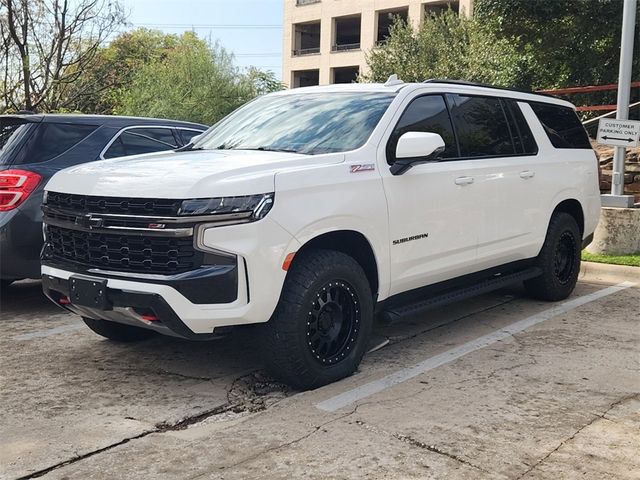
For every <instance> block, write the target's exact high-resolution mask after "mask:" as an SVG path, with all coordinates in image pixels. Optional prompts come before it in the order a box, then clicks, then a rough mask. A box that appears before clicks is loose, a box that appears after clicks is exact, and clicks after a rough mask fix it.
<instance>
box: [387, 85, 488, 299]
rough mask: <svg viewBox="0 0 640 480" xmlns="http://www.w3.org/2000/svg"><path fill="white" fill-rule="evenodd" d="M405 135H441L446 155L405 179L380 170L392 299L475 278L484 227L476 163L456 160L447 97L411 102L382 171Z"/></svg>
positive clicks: (389, 144) (389, 145)
mask: <svg viewBox="0 0 640 480" xmlns="http://www.w3.org/2000/svg"><path fill="white" fill-rule="evenodd" d="M406 132H432V133H437V134H439V135H440V136H442V138H443V139H444V141H445V151H444V153H443V154H442V155H441V157H442V158H441V159H440V161H434V162H430V163H425V164H419V165H415V166H414V167H413V168H411V169H410V170H408V171H407V172H405V173H404V174H402V175H398V176H394V175H392V174H391V173H390V172H389V169H388V167H387V168H384V167H381V169H380V171H381V175H382V178H383V185H384V189H385V193H386V196H387V203H388V211H389V232H390V238H389V243H390V245H389V248H390V263H391V279H392V282H391V283H392V284H391V291H390V294H391V295H394V294H397V293H401V292H404V291H407V290H411V289H414V288H418V287H421V286H424V285H429V284H433V283H436V282H439V281H443V280H447V279H449V278H452V277H457V276H460V275H463V274H465V273H471V272H473V271H474V269H475V263H476V245H477V242H478V231H479V222H480V209H481V198H480V195H479V192H478V188H477V185H476V184H475V176H476V173H475V171H476V169H477V168H478V163H477V162H475V161H474V160H458V158H459V153H458V148H457V144H456V140H455V135H454V132H453V126H452V124H451V119H450V116H449V111H448V108H447V104H446V102H445V98H444V96H442V95H434V94H430V95H422V96H418V97H416V98H414V99H413V100H411V102H410V103H409V104H408V105H407V106H406V107H405V109H404V112H403V113H402V116H401V117H400V119H399V120H398V122H397V124H396V126H395V127H394V130H393V132H392V133H391V135H390V137H389V140H388V142H387V143H386V144H384V145H382V146H381V148H380V152H379V157H380V158H379V160H380V163H379V164H380V165H384V164H385V163H389V164H392V163H393V162H394V161H395V148H396V144H397V141H398V138H399V137H400V136H401V135H402V134H404V133H406ZM385 167H386V165H385Z"/></svg>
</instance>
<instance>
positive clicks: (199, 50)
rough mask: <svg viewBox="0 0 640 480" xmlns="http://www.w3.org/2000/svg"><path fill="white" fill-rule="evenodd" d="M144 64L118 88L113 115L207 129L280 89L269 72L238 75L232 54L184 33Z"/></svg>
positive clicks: (254, 71)
mask: <svg viewBox="0 0 640 480" xmlns="http://www.w3.org/2000/svg"><path fill="white" fill-rule="evenodd" d="M174 40H175V44H174V45H172V47H171V48H170V49H167V50H166V51H163V54H162V55H159V56H157V57H156V58H153V59H152V60H151V61H149V62H147V63H144V64H143V65H142V66H141V67H139V68H137V71H136V72H135V74H134V75H133V79H132V81H131V83H130V84H128V85H127V86H126V87H124V88H122V89H121V90H120V92H119V96H118V98H117V99H116V102H115V103H116V107H115V109H114V111H115V113H117V114H121V115H136V116H149V117H162V118H175V119H181V120H191V121H194V122H200V123H204V124H208V125H211V124H213V123H215V122H217V121H218V120H219V119H220V118H222V117H224V116H225V115H227V114H228V113H229V112H231V111H232V110H234V109H235V108H237V107H238V106H240V105H242V104H243V103H245V102H247V101H248V100H250V99H251V98H253V97H255V96H256V95H259V94H262V93H266V92H268V91H273V90H277V89H280V88H282V87H281V85H280V84H279V82H277V81H276V80H275V77H273V74H271V73H267V72H261V71H259V70H257V69H252V70H250V71H249V72H248V74H246V75H245V74H242V73H241V72H239V71H238V69H237V68H236V67H235V66H234V65H233V56H232V55H231V54H229V53H228V52H227V51H226V50H225V49H224V48H223V47H221V46H220V45H218V44H209V43H207V42H206V41H204V40H202V39H200V38H198V37H197V36H196V35H195V34H193V33H190V32H187V33H185V34H183V35H182V36H180V37H175V38H174Z"/></svg>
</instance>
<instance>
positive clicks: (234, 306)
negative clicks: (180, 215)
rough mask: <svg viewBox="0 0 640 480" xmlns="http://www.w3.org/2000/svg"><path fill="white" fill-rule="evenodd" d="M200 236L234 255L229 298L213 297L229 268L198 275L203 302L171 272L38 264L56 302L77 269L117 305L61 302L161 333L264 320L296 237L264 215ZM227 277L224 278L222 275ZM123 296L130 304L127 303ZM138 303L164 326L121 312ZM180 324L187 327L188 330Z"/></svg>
mask: <svg viewBox="0 0 640 480" xmlns="http://www.w3.org/2000/svg"><path fill="white" fill-rule="evenodd" d="M200 241H201V244H202V245H203V246H204V247H205V248H210V249H214V250H217V251H223V252H226V253H228V254H232V255H235V256H236V257H237V262H236V264H235V266H234V271H233V277H234V278H237V283H235V284H234V287H233V288H234V296H233V300H232V301H229V302H227V303H223V302H221V298H219V297H218V298H216V297H215V295H218V293H217V292H219V291H220V290H225V289H226V287H224V285H225V284H226V282H227V281H228V280H229V279H230V278H232V277H231V276H230V275H231V273H230V272H227V274H225V275H217V276H211V277H206V276H205V278H203V279H201V281H199V283H198V284H197V288H194V289H192V290H193V294H194V295H197V296H199V297H200V298H202V297H203V296H206V298H208V299H209V300H206V299H205V301H204V302H202V301H199V300H198V299H197V298H195V297H191V299H190V298H188V295H187V292H186V291H185V290H184V288H182V286H183V285H184V284H182V283H174V282H175V281H182V280H184V279H175V278H173V279H172V280H171V281H168V280H167V277H166V276H165V277H163V278H158V279H157V280H154V281H151V280H150V279H148V278H139V277H135V276H133V275H132V274H121V273H116V272H101V271H99V270H96V269H84V270H82V271H78V270H77V269H76V270H74V268H72V266H71V265H62V264H53V263H50V261H48V260H46V259H45V260H43V265H42V277H43V286H44V288H45V293H46V294H47V296H49V297H50V298H51V299H52V300H53V301H54V302H56V303H58V304H60V303H59V299H60V296H61V295H64V296H67V297H68V291H69V286H68V283H69V278H70V277H71V276H73V275H77V274H81V275H84V276H90V277H95V278H97V279H100V280H106V281H107V284H106V288H107V295H108V297H109V299H110V300H111V297H113V301H112V303H113V305H114V307H116V308H114V309H113V310H109V311H102V310H97V309H87V308H86V307H75V306H73V305H63V306H64V307H65V308H67V309H68V310H70V311H72V312H74V313H77V314H79V315H83V316H88V317H91V318H95V319H104V320H112V321H119V322H122V323H131V322H134V323H133V324H135V325H137V326H145V327H147V328H154V329H156V330H158V331H161V333H169V334H172V335H179V336H181V337H185V338H204V337H201V335H205V336H206V335H211V334H212V333H213V332H214V330H215V329H218V328H220V327H230V326H236V325H245V324H254V323H262V322H266V321H267V320H269V318H270V317H271V315H272V314H273V311H274V310H275V308H276V305H277V303H278V301H279V299H280V293H281V289H282V285H283V283H284V279H285V276H286V273H287V272H286V271H284V270H283V269H282V262H283V261H284V259H285V257H286V255H287V254H288V253H289V252H295V251H297V250H298V249H299V248H300V244H299V243H298V242H297V240H295V238H293V237H292V236H291V235H290V234H289V233H288V232H286V231H285V230H284V229H282V227H280V226H279V225H278V224H277V223H275V222H273V221H271V220H270V219H269V218H268V217H267V218H265V219H263V220H261V221H259V222H255V223H247V224H242V225H235V226H226V227H215V228H208V229H205V230H204V231H203V232H202V238H201V239H200ZM219 272H220V271H219ZM187 277H189V275H187ZM225 278H226V279H227V280H223V279H225ZM211 295H214V297H211ZM127 302H128V303H130V305H127ZM134 302H135V304H134ZM145 302H146V304H145ZM138 304H142V305H138ZM139 306H141V307H145V306H148V307H150V308H154V307H155V308H154V310H155V309H156V308H157V309H158V311H157V312H156V314H157V316H158V318H159V319H160V322H161V323H163V324H164V325H165V326H166V329H165V330H161V329H159V324H157V323H154V322H151V325H148V324H144V323H143V322H141V320H140V319H139V318H135V316H134V317H133V318H131V315H128V314H125V313H123V309H124V311H125V312H129V313H131V311H129V310H126V309H127V308H128V307H139ZM165 306H166V307H167V308H168V309H170V311H169V310H168V309H167V308H165ZM161 311H162V312H164V313H165V314H166V315H167V318H169V320H168V323H167V322H165V321H164V319H163V318H162V313H161ZM171 312H173V313H171ZM173 314H175V320H176V321H175V322H174V321H172V318H174V316H173ZM176 325H177V326H176ZM180 325H182V326H184V327H186V330H185V329H183V328H182V327H181V326H180ZM194 335H195V337H194Z"/></svg>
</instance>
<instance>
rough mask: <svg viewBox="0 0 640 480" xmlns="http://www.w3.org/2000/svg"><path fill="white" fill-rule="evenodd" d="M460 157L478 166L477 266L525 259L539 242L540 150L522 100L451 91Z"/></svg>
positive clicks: (476, 178)
mask: <svg viewBox="0 0 640 480" xmlns="http://www.w3.org/2000/svg"><path fill="white" fill-rule="evenodd" d="M448 99H449V100H450V104H451V110H452V117H453V123H454V125H455V128H456V132H457V135H458V142H459V145H460V154H461V157H463V158H466V159H469V161H472V162H474V163H475V164H476V168H475V169H474V171H475V174H474V178H475V185H476V188H477V193H478V202H479V211H478V215H479V217H478V219H477V221H476V224H477V226H478V251H477V255H478V265H477V267H478V269H485V268H490V267H493V266H497V265H501V264H504V263H509V262H512V261H516V260H520V259H522V258H523V256H526V255H525V254H524V252H527V251H528V250H530V247H531V246H532V245H534V244H535V243H536V241H537V240H536V238H535V237H534V235H533V232H534V228H535V226H536V225H537V224H538V222H539V221H540V217H541V212H542V210H543V209H542V205H541V202H540V201H539V199H537V198H536V195H537V194H536V192H537V183H538V178H537V175H538V174H539V172H537V171H536V155H537V152H538V148H537V146H536V144H535V141H534V140H533V136H532V134H531V131H530V130H529V128H528V126H527V124H526V121H525V120H524V118H523V116H522V113H521V112H520V109H519V107H518V104H517V102H515V101H513V100H509V99H504V98H500V97H497V96H482V95H463V94H456V95H449V96H448Z"/></svg>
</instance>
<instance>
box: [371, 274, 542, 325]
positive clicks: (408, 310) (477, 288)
mask: <svg viewBox="0 0 640 480" xmlns="http://www.w3.org/2000/svg"><path fill="white" fill-rule="evenodd" d="M540 275H542V269H541V268H539V267H530V268H527V269H526V270H520V271H519V272H515V273H509V274H505V275H499V276H495V277H492V278H489V279H487V280H484V281H481V282H478V283H476V284H474V285H472V286H470V287H463V288H458V289H455V290H449V291H447V292H445V293H441V294H439V295H435V296H433V297H430V298H428V299H426V300H419V301H417V302H414V303H408V304H405V305H398V306H393V307H390V308H388V309H385V310H384V311H383V312H382V321H383V322H384V323H387V324H392V323H396V322H398V321H400V320H402V319H403V318H404V317H413V316H416V315H420V314H421V313H424V312H426V311H427V310H431V309H432V308H436V307H440V306H442V305H447V304H450V303H454V302H458V301H461V300H466V299H467V298H471V297H475V296H476V295H482V294H483V293H488V292H491V291H493V290H497V289H498V288H502V287H504V286H506V285H510V284H512V283H516V282H522V281H524V280H529V279H530V278H535V277H539V276H540Z"/></svg>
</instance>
